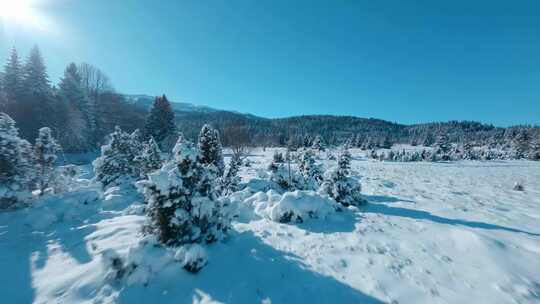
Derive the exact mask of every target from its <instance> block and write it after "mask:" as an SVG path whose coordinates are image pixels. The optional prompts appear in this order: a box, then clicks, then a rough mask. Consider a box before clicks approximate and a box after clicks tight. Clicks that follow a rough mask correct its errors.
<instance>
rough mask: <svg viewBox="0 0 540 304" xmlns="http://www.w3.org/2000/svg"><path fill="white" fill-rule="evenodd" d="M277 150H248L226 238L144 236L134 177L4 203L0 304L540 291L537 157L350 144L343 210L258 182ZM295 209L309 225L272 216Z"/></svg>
mask: <svg viewBox="0 0 540 304" xmlns="http://www.w3.org/2000/svg"><path fill="white" fill-rule="evenodd" d="M280 151H281V152H283V150H282V149H281V150H280ZM273 153H274V149H269V148H267V149H266V151H265V152H262V151H260V150H255V151H253V152H252V153H251V155H250V156H249V158H250V161H251V163H252V165H251V166H250V167H242V168H241V170H240V176H241V177H242V183H244V185H245V187H244V188H243V189H242V190H241V191H238V192H235V193H233V194H232V195H231V196H230V197H229V200H230V202H231V205H233V206H234V207H235V214H236V219H235V220H234V222H233V223H232V228H231V231H230V233H229V236H228V238H227V239H226V241H225V242H216V243H213V244H210V245H201V246H202V247H204V249H203V248H201V247H198V245H195V246H196V247H176V248H167V247H164V246H161V245H160V244H159V242H157V240H156V239H155V238H154V237H153V236H143V234H141V228H142V227H143V226H144V224H145V222H146V219H147V218H146V215H145V213H144V211H143V210H144V208H145V205H144V204H142V202H143V197H142V196H141V195H140V194H138V193H137V191H135V190H134V189H132V188H129V187H123V186H120V187H113V188H111V189H108V190H107V192H103V191H104V190H103V189H102V187H100V186H99V185H92V183H91V182H90V181H86V182H83V181H81V186H80V187H79V188H78V189H73V190H71V192H69V193H65V194H46V195H44V196H42V197H41V198H39V200H38V201H36V202H35V203H34V204H33V205H32V206H31V207H29V208H24V209H19V210H17V211H10V212H0V269H2V271H1V272H0V282H1V284H0V299H2V303H274V304H275V303H490V304H491V303H539V302H540V272H539V271H538V269H540V226H539V225H538V223H539V222H540V209H539V208H538V206H539V205H540V190H539V189H540V164H539V163H537V162H531V161H491V162H484V161H459V162H444V163H431V162H414V163H403V162H379V161H372V160H369V159H368V158H367V155H366V154H365V152H364V151H360V150H356V149H351V172H352V173H351V177H352V178H357V179H359V178H360V179H361V181H362V191H363V192H362V194H363V195H364V197H365V198H366V199H367V201H368V202H367V203H366V204H365V205H361V206H358V207H354V206H350V207H348V208H342V211H341V212H336V211H334V210H331V206H332V203H333V204H335V203H334V202H333V201H332V200H330V199H328V198H327V197H325V196H323V195H321V194H318V193H315V192H310V191H296V192H283V193H280V192H277V191H270V190H269V189H266V190H263V189H264V188H265V187H267V186H268V184H269V183H271V182H269V181H268V180H267V179H265V178H261V176H265V174H267V172H268V171H267V168H268V165H269V163H270V162H271V161H272V155H273ZM333 154H336V155H337V154H339V153H337V152H335V151H334V153H333ZM225 155H227V153H225ZM321 163H322V166H323V167H324V170H325V171H328V170H332V169H334V168H335V166H336V161H334V160H325V159H322V160H321ZM83 169H84V167H81V170H83ZM357 172H359V173H361V175H362V176H361V177H360V176H358V173H357ZM515 183H519V184H520V185H523V189H522V191H516V190H514V184H515ZM310 203H312V204H311V205H313V206H311V205H310ZM328 207H329V208H330V209H329V208H328ZM291 210H292V211H294V212H296V213H295V214H299V215H303V217H302V219H303V220H304V221H303V223H298V222H296V221H291V222H289V223H280V222H279V221H275V220H274V219H276V217H274V218H272V216H273V214H274V215H277V218H279V215H282V214H284V212H287V211H291ZM311 211H317V213H318V216H317V218H315V217H309V216H307V217H306V216H305V215H306V214H308V215H309V214H310V212H311ZM186 263H192V264H193V263H194V264H195V265H202V263H207V264H206V266H205V267H204V268H203V269H202V270H200V271H199V272H198V273H197V274H193V273H190V272H189V271H187V270H186V269H185V265H186Z"/></svg>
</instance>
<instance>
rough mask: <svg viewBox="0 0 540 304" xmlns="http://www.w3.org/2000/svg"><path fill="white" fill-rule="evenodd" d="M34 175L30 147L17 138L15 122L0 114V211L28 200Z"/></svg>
mask: <svg viewBox="0 0 540 304" xmlns="http://www.w3.org/2000/svg"><path fill="white" fill-rule="evenodd" d="M35 174H36V171H35V169H34V153H33V151H32V146H31V145H30V143H29V142H27V141H26V140H23V139H21V138H20V137H19V132H18V130H17V128H16V127H15V121H13V119H11V117H9V116H8V115H7V114H4V113H0V209H2V208H8V207H10V206H12V205H13V204H16V203H18V202H20V201H24V200H26V199H28V198H29V197H30V196H31V195H30V191H31V190H32V183H33V182H34V179H35Z"/></svg>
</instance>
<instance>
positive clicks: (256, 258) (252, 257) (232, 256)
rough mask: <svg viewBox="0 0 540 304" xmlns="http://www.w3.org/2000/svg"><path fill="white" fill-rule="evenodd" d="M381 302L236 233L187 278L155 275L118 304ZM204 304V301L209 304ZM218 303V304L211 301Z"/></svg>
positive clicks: (179, 273)
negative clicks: (155, 303)
mask: <svg viewBox="0 0 540 304" xmlns="http://www.w3.org/2000/svg"><path fill="white" fill-rule="evenodd" d="M203 300H206V301H208V303H210V302H211V301H217V302H220V303H250V304H251V303H261V302H262V301H263V300H267V301H268V302H269V303H273V304H278V303H383V302H382V301H379V300H377V299H376V298H373V297H371V296H368V295H366V294H364V293H362V292H360V291H358V290H356V289H354V288H352V287H350V286H348V285H346V284H344V283H341V282H339V281H337V280H336V279H334V278H332V277H328V276H324V275H321V274H318V273H316V272H313V271H311V270H310V269H309V267H308V266H307V265H305V264H303V263H302V262H301V259H300V258H299V257H297V256H294V255H292V254H288V253H284V252H281V251H279V250H276V249H275V248H273V247H272V246H269V245H267V244H265V243H264V242H263V241H262V240H261V239H259V238H258V237H256V236H255V235H253V233H252V232H249V231H248V232H241V233H233V235H231V237H230V239H229V241H228V242H227V243H220V244H215V245H212V246H211V247H210V254H209V264H208V265H207V266H206V267H205V268H204V269H203V270H201V272H199V273H198V274H195V275H193V274H189V273H187V272H186V271H184V270H182V269H181V268H180V266H179V265H178V264H176V263H175V264H174V265H170V266H168V269H165V270H164V271H160V272H159V273H157V274H154V277H153V278H152V279H151V280H150V282H149V284H148V285H147V286H142V285H138V284H136V285H131V286H126V287H124V288H122V290H120V294H119V299H118V302H120V303H153V302H156V301H159V302H163V303H199V302H200V301H203ZM205 303H206V302H205ZM211 303H214V302H211Z"/></svg>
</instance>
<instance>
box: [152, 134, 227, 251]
mask: <svg viewBox="0 0 540 304" xmlns="http://www.w3.org/2000/svg"><path fill="white" fill-rule="evenodd" d="M200 159H201V157H200V155H199V152H198V151H197V149H196V148H195V147H194V145H193V144H192V143H191V142H189V141H187V140H185V139H184V138H183V137H182V136H180V137H179V139H178V141H177V144H176V145H175V147H174V149H173V159H172V160H171V161H169V162H168V163H166V164H165V165H163V167H162V168H161V169H160V170H158V171H156V172H153V173H151V174H149V175H148V180H147V181H143V182H141V185H142V186H143V193H144V196H145V200H146V202H147V204H148V207H147V208H146V210H147V214H148V216H149V223H148V225H147V226H146V228H145V231H146V232H147V233H152V234H155V235H156V236H157V238H158V240H159V241H160V242H161V243H163V244H165V245H168V246H179V245H184V244H192V243H211V242H214V241H217V240H220V239H222V238H223V237H224V236H225V234H226V232H227V231H228V230H229V227H230V217H229V215H228V213H227V210H226V205H224V204H223V203H222V201H220V200H218V199H217V193H216V192H215V189H216V187H215V185H214V183H215V182H216V180H215V178H213V172H211V170H210V171H209V170H208V168H207V166H205V165H204V164H202V163H200V162H199V160H200Z"/></svg>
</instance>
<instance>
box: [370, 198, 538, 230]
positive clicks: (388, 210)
mask: <svg viewBox="0 0 540 304" xmlns="http://www.w3.org/2000/svg"><path fill="white" fill-rule="evenodd" d="M389 199H390V201H391V199H392V198H389ZM362 211H363V212H365V213H377V214H385V215H389V216H399V217H405V218H411V219H416V220H428V221H432V222H434V223H439V224H446V225H454V226H456V225H460V226H466V227H470V228H480V229H486V230H503V231H508V232H518V233H525V234H527V235H531V236H540V234H538V233H532V232H528V231H524V230H520V229H516V228H510V227H505V226H500V225H496V224H488V223H483V222H477V221H469V220H462V219H451V218H445V217H441V216H438V215H434V214H432V213H430V212H427V211H422V210H414V209H408V208H401V207H390V206H388V205H386V204H373V203H368V204H367V205H366V206H365V207H364V208H363V210H362Z"/></svg>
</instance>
